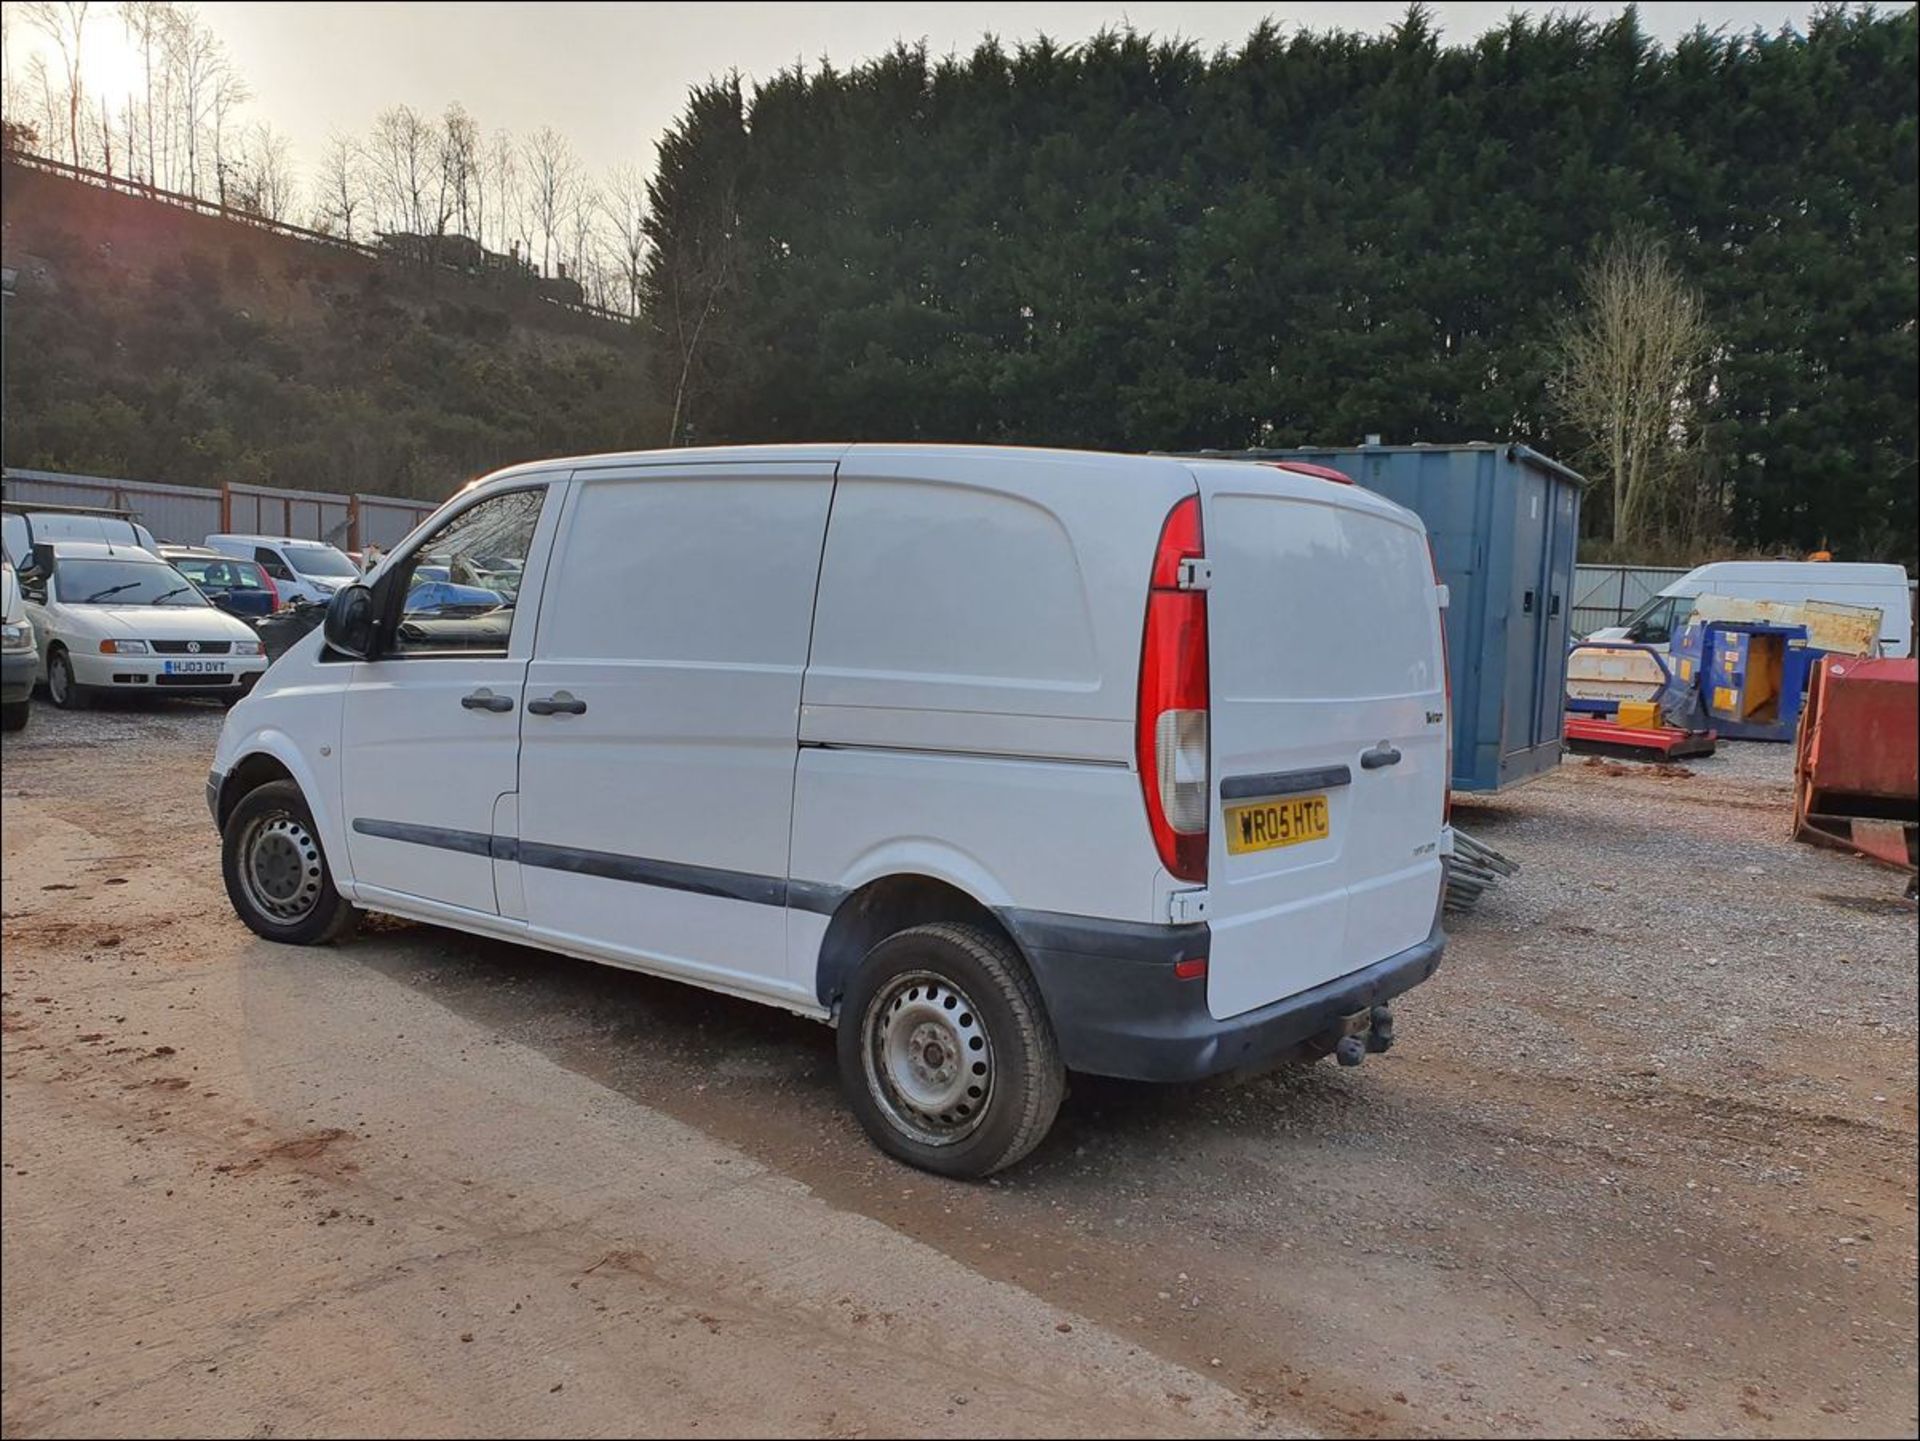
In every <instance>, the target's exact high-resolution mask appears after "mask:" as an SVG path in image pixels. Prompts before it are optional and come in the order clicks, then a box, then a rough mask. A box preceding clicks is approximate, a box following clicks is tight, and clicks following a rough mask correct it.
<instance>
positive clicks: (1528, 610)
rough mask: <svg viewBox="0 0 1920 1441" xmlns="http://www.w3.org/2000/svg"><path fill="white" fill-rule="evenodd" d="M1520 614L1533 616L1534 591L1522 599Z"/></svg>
mask: <svg viewBox="0 0 1920 1441" xmlns="http://www.w3.org/2000/svg"><path fill="white" fill-rule="evenodd" d="M1520 614H1522V615H1532V614H1533V592H1532V591H1528V592H1527V593H1526V595H1525V596H1524V597H1523V598H1522V599H1521V602H1520Z"/></svg>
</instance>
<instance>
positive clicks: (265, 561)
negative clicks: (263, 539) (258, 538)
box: [253, 545, 294, 580]
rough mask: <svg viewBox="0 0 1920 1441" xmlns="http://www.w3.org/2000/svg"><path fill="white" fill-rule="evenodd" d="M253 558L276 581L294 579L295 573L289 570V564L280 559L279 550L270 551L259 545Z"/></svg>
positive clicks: (254, 550) (254, 551)
mask: <svg viewBox="0 0 1920 1441" xmlns="http://www.w3.org/2000/svg"><path fill="white" fill-rule="evenodd" d="M253 558H254V560H255V561H257V562H258V563H259V566H260V569H262V570H264V571H265V572H266V573H267V574H268V575H270V576H272V577H273V578H274V579H275V580H292V579H293V578H294V575H293V572H292V571H291V570H289V569H287V563H286V562H285V561H284V560H282V559H280V552H279V551H277V550H269V549H268V548H267V547H266V546H264V545H257V546H255V547H254V548H253Z"/></svg>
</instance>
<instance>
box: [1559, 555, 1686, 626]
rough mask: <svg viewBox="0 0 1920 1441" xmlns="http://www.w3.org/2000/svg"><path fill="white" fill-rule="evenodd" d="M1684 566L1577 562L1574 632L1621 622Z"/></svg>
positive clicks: (1677, 575)
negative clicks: (1580, 563) (1584, 563)
mask: <svg viewBox="0 0 1920 1441" xmlns="http://www.w3.org/2000/svg"><path fill="white" fill-rule="evenodd" d="M1686 574H1687V567H1685V566H1664V565H1576V566H1575V567H1574V568H1573V632H1574V634H1575V635H1586V634H1588V633H1589V632H1591V631H1596V630H1599V629H1600V628H1601V627H1602V626H1608V625H1619V624H1620V622H1621V621H1623V620H1625V619H1626V618H1627V617H1628V616H1630V615H1632V614H1633V613H1634V612H1635V611H1636V610H1638V609H1640V607H1641V606H1643V605H1645V604H1646V603H1647V602H1648V601H1650V600H1652V599H1653V598H1654V597H1655V596H1656V595H1658V594H1660V592H1661V591H1662V590H1664V589H1666V588H1667V587H1668V586H1669V585H1672V584H1673V582H1675V581H1676V580H1678V579H1680V577H1681V576H1683V575H1686Z"/></svg>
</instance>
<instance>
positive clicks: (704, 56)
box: [10, 0, 1810, 176]
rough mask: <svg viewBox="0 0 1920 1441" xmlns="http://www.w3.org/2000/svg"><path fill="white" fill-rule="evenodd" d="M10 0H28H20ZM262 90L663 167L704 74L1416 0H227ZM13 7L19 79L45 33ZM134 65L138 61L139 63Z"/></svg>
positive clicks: (1679, 13)
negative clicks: (895, 46) (449, 121)
mask: <svg viewBox="0 0 1920 1441" xmlns="http://www.w3.org/2000/svg"><path fill="white" fill-rule="evenodd" d="M10 8H11V7H10ZM1516 8H1519V9H1535V10H1546V9H1559V8H1571V9H1584V10H1586V11H1587V12H1588V13H1590V14H1593V15H1595V16H1607V15H1614V14H1617V13H1618V12H1619V11H1620V10H1621V9H1622V8H1623V7H1622V6H1621V5H1617V4H1593V5H1585V6H1579V5H1572V6H1561V5H1553V6H1525V5H1522V6H1515V5H1513V4H1510V3H1505V0H1497V3H1455V4H1437V5H1435V6H1433V9H1434V11H1435V13H1436V15H1437V17H1438V20H1439V23H1440V25H1441V27H1442V28H1443V30H1444V33H1445V38H1446V39H1448V40H1450V41H1456V42H1457V41H1464V40H1469V39H1472V38H1473V37H1474V36H1477V35H1479V34H1481V33H1482V32H1483V31H1485V30H1487V29H1488V28H1490V27H1492V26H1494V25H1497V24H1499V23H1500V22H1501V20H1502V19H1504V18H1505V16H1506V15H1507V14H1508V13H1509V12H1510V11H1511V10H1513V9H1516ZM1809 8H1810V7H1809V5H1808V4H1806V3H1799V4H1786V3H1776V0H1719V3H1693V0H1667V3H1661V0H1655V3H1652V4H1646V5H1642V7H1641V15H1642V23H1643V24H1644V25H1645V26H1646V27H1647V29H1648V30H1650V31H1651V32H1652V33H1653V34H1654V35H1656V36H1657V37H1658V38H1660V39H1661V40H1665V41H1671V40H1673V39H1674V38H1675V37H1677V36H1679V35H1681V34H1683V33H1685V32H1686V31H1688V30H1690V29H1692V28H1693V26H1694V25H1695V24H1697V23H1703V22H1704V23H1705V24H1706V25H1707V26H1708V27H1709V28H1722V27H1724V28H1726V29H1729V30H1734V31H1744V30H1750V29H1753V28H1755V27H1759V28H1761V29H1765V30H1775V29H1778V28H1779V27H1780V26H1782V25H1793V26H1804V25H1805V24H1806V20H1807V14H1808V10H1809ZM200 9H201V11H202V13H203V14H204V15H205V16H206V18H207V19H208V21H209V22H210V23H211V25H212V27H213V29H214V30H215V31H216V32H217V33H218V34H219V36H220V37H221V39H222V40H224V41H225V42H226V45H227V48H228V50H229V52H230V53H231V55H232V56H233V58H234V60H235V62H236V63H237V65H238V67H239V69H240V71H241V73H242V74H243V75H244V76H245V77H246V79H247V81H248V83H249V84H250V85H251V86H252V87H253V91H254V94H255V97H256V98H255V100H254V102H253V104H252V105H251V106H250V107H249V112H248V115H247V116H246V117H245V118H247V119H249V120H252V119H264V120H267V121H269V122H271V123H272V124H273V125H274V126H275V127H276V128H278V129H280V130H282V131H284V132H286V133H287V134H288V135H289V136H290V137H291V139H292V142H293V153H294V158H295V161H296V164H297V165H298V166H299V168H300V170H301V172H302V174H303V176H304V175H305V174H306V173H308V172H309V171H310V169H311V166H312V164H313V162H314V161H315V159H316V158H317V157H318V155H319V153H320V151H321V149H322V147H323V146H324V145H325V143H326V138H327V135H328V133H329V132H330V131H334V130H339V131H343V132H347V133H351V134H355V135H362V134H365V133H366V131H367V130H368V128H369V127H370V125H371V123H372V120H373V117H374V115H375V113H376V112H378V111H380V110H381V109H383V108H385V107H387V106H389V105H393V104H397V103H399V102H401V101H405V102H406V103H407V104H410V105H412V106H413V107H415V108H416V109H419V110H425V111H429V112H433V113H438V112H439V111H441V110H444V109H445V108H446V106H447V105H448V104H449V103H451V102H452V101H455V100H458V101H460V102H461V103H462V104H464V105H465V106H466V107H467V108H468V109H469V110H470V111H472V112H473V113H474V115H475V116H476V117H478V119H479V120H480V122H481V124H482V125H483V126H484V127H485V128H486V129H487V130H489V131H491V130H493V129H495V128H498V127H505V128H507V129H509V130H512V131H513V132H515V133H516V134H526V133H528V132H530V131H533V130H537V129H538V128H539V127H540V126H542V125H551V126H553V127H554V128H555V129H556V130H559V131H561V132H562V133H563V134H565V135H566V136H567V137H568V139H570V140H571V141H572V143H573V146H574V148H575V149H576V150H577V151H578V152H579V154H580V155H581V157H582V158H583V159H584V160H585V161H586V162H587V163H588V164H589V165H590V166H591V167H593V168H594V169H595V170H596V171H601V170H605V169H607V168H608V167H611V166H613V165H616V164H620V163H622V162H631V163H634V164H636V165H638V166H639V167H640V168H642V169H643V170H646V171H651V169H652V166H653V157H654V144H655V142H656V141H657V140H658V139H659V136H660V134H661V132H662V131H663V130H665V128H666V127H667V126H668V125H669V124H670V123H671V122H672V120H673V118H674V116H675V114H676V113H677V112H678V110H679V109H680V106H681V104H682V102H683V101H684V99H685V96H686V93H687V89H688V87H689V86H690V85H692V84H694V83H696V82H698V81H700V80H703V79H705V78H706V77H708V76H710V75H716V74H721V73H724V72H725V71H727V70H728V69H731V68H736V67H737V68H738V69H739V70H741V71H742V72H743V73H744V74H745V75H747V76H748V77H749V78H752V77H756V76H765V75H768V74H770V73H771V72H773V71H775V70H777V69H779V68H780V67H782V66H784V65H789V64H792V63H793V62H794V61H797V60H804V61H806V62H808V63H809V64H811V63H812V62H814V61H816V60H818V59H820V58H821V57H822V56H825V57H828V58H831V59H832V60H833V62H834V63H835V64H836V65H838V66H841V67H845V66H847V65H849V64H851V63H853V62H855V61H858V60H860V59H861V58H863V57H865V56H869V55H873V54H875V53H876V52H878V51H881V50H884V49H886V48H887V47H888V46H889V45H891V44H892V43H893V42H894V41H895V40H907V41H919V40H925V41H926V42H927V44H928V45H929V46H930V47H931V48H932V49H933V50H934V51H935V52H936V53H942V52H945V51H948V50H965V49H967V48H970V47H971V46H972V45H973V44H974V42H976V41H977V40H978V39H979V38H980V37H981V36H982V35H983V34H985V33H989V32H991V33H994V34H997V35H998V36H999V37H1000V38H1001V39H1002V40H1003V41H1007V42H1012V41H1016V40H1021V39H1027V38H1031V37H1032V36H1034V35H1036V34H1040V33H1045V34H1047V35H1049V36H1051V37H1053V38H1054V39H1056V40H1062V41H1075V40H1082V39H1085V38H1086V37H1087V36H1089V35H1091V34H1092V33H1094V32H1095V31H1097V30H1098V29H1100V28H1101V27H1102V26H1104V25H1120V24H1123V23H1127V22H1130V23H1131V24H1132V25H1133V26H1134V27H1135V28H1136V29H1139V30H1144V31H1150V32H1153V33H1155V34H1158V35H1179V36H1184V37H1188V38H1191V39H1193V40H1196V41H1198V42H1200V43H1201V44H1202V45H1203V46H1205V47H1207V48H1208V49H1212V48H1213V47H1215V46H1218V45H1231V44H1234V43H1237V42H1238V41H1239V40H1241V39H1242V38H1244V37H1245V35H1246V34H1247V32H1248V31H1249V30H1251V29H1252V28H1253V26H1254V25H1256V24H1257V23H1258V22H1259V21H1260V20H1261V18H1262V17H1264V16H1272V17H1273V18H1274V19H1275V20H1277V21H1280V22H1282V23H1283V24H1286V25H1300V26H1306V27H1309V28H1312V29H1351V30H1361V31H1369V32H1371V31H1378V30H1381V29H1384V28H1385V27H1387V26H1388V25H1391V24H1392V23H1393V22H1394V21H1395V20H1397V19H1398V18H1399V17H1400V16H1401V15H1402V14H1404V13H1405V9H1406V6H1405V4H1404V3H1403V0H1388V3H1353V4H1297V3H1296V4H1273V3H1264V4H1263V3H1255V4H1239V3H1220V4H1202V3H1185V4H1182V3H1158V4H1139V3H1113V4H1105V3H1091V4H1088V3H1038V4H1005V3H969V4H807V3H804V0H795V3H786V4H690V3H677V4H564V3H537V0H521V3H512V4H472V3H469V4H404V3H387V4H317V3H290V0H279V3H271V4H261V3H248V0H216V3H205V4H202V5H201V7H200ZM93 12H94V14H95V16H96V17H97V18H96V19H95V20H94V21H92V22H90V25H89V29H90V31H91V38H90V40H89V44H90V45H98V46H99V47H100V48H101V49H102V51H103V52H106V53H104V54H103V56H102V60H103V64H102V67H101V70H102V71H103V72H106V71H111V70H112V69H113V68H114V65H115V61H116V57H115V56H114V55H113V54H112V52H113V51H114V50H116V49H118V50H121V51H123V52H124V41H123V40H122V38H121V34H120V25H119V22H118V20H117V19H116V18H115V7H113V6H111V5H107V4H95V5H94V7H93ZM21 18H22V17H21V16H20V15H19V13H18V12H16V13H15V15H14V16H13V17H12V19H13V21H14V24H13V26H12V28H13V31H14V35H15V37H16V43H18V44H19V45H20V49H19V51H18V53H17V54H16V55H15V57H13V65H14V67H15V73H16V75H17V74H19V73H20V72H19V69H18V67H19V65H20V63H21V57H23V56H24V55H25V54H26V53H28V50H29V48H30V47H31V46H32V45H33V44H34V43H35V37H34V36H33V35H32V33H31V31H30V29H29V27H28V26H26V25H24V24H20V23H19V21H20V20H21ZM122 68H123V69H124V62H122Z"/></svg>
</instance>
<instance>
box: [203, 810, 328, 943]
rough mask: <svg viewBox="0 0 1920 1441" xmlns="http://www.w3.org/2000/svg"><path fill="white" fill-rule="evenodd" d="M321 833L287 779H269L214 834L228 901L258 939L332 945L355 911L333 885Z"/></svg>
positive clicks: (310, 813)
mask: <svg viewBox="0 0 1920 1441" xmlns="http://www.w3.org/2000/svg"><path fill="white" fill-rule="evenodd" d="M319 829H320V828H319V827H318V826H316V825H315V824H314V823H313V812H312V811H311V810H309V809H308V808H307V798H306V797H305V796H303V795H301V794H300V787H299V786H298V785H296V784H294V782H292V781H269V782H268V783H267V784H265V785H263V786H257V787H255V788H254V789H253V790H250V791H248V792H247V793H246V794H245V795H244V796H242V797H241V798H240V800H239V803H238V804H237V805H235V806H234V808H233V814H232V815H230V816H228V817H227V823H226V825H225V826H223V827H222V828H221V834H220V869H221V873H222V875H223V877H224V878H225V880H226V883H227V899H229V900H230V901H232V902H233V909H234V911H235V912H236V913H237V914H238V915H239V917H240V919H241V920H243V921H245V922H246V923H247V924H248V926H250V927H252V929H253V930H254V932H255V933H256V934H258V935H262V936H265V937H266V938H267V939H268V940H270V941H280V942H283V943H285V944H286V945H290V946H313V945H322V944H324V943H325V942H328V941H337V940H339V939H340V938H341V937H343V936H345V935H346V934H347V933H348V932H349V931H351V930H352V929H353V925H354V922H355V921H356V920H357V919H358V918H359V913H358V912H356V911H355V910H354V908H353V907H352V906H351V905H349V904H348V903H347V901H346V900H345V899H344V898H343V897H342V896H341V894H340V892H339V891H337V890H335V889H334V887H333V877H332V875H331V874H330V873H329V872H328V870H327V858H326V856H325V855H324V854H323V853H322V851H321V849H320V838H319Z"/></svg>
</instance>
